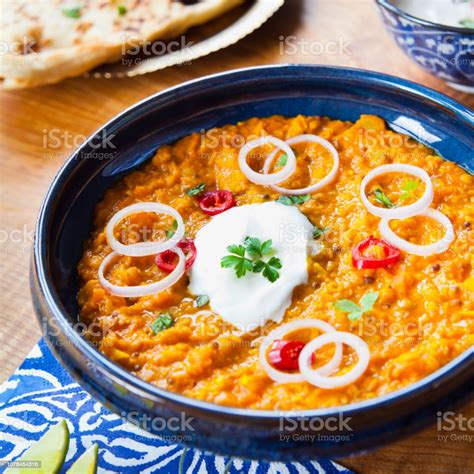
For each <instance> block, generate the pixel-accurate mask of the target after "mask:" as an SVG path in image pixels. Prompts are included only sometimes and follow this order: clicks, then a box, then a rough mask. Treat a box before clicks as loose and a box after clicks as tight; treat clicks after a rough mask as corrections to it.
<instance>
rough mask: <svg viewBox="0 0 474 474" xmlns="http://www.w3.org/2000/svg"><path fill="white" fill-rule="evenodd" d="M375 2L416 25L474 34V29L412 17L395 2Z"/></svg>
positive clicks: (387, 0)
mask: <svg viewBox="0 0 474 474" xmlns="http://www.w3.org/2000/svg"><path fill="white" fill-rule="evenodd" d="M375 1H376V3H377V4H378V5H380V6H382V7H384V8H386V9H387V10H390V11H391V12H392V13H396V14H397V15H399V16H401V17H403V18H406V19H407V20H410V21H413V22H414V23H418V24H420V25H423V26H426V27H428V28H433V29H437V30H444V31H453V32H456V33H463V34H468V35H472V34H474V29H472V28H467V27H463V26H449V25H443V24H441V23H435V22H434V21H429V20H424V19H423V18H420V17H418V16H414V15H411V14H410V13H407V12H406V11H404V10H402V9H401V8H400V7H398V6H397V5H395V4H393V3H392V1H393V0H375Z"/></svg>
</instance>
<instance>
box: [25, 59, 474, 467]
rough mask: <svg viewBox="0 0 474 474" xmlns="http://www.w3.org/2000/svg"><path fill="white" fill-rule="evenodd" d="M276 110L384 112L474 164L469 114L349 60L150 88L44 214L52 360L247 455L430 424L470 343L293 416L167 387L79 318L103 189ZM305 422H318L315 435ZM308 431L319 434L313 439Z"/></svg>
mask: <svg viewBox="0 0 474 474" xmlns="http://www.w3.org/2000/svg"><path fill="white" fill-rule="evenodd" d="M272 114H284V115H287V116H294V115H297V114H306V115H328V116H330V117H333V118H338V119H342V120H352V121H354V120H357V119H358V118H359V116H360V115H361V114H376V115H379V116H381V117H383V118H384V119H385V120H386V121H387V122H388V124H389V125H390V126H391V127H392V128H393V129H395V130H398V131H401V132H403V133H406V134H409V135H411V136H413V137H415V138H417V139H418V140H420V141H422V142H424V143H426V144H427V145H429V146H431V147H433V148H435V149H436V150H437V151H438V152H439V153H441V154H442V155H443V156H444V157H445V158H446V159H449V160H453V161H456V162H458V163H459V164H460V165H462V166H464V167H465V168H466V169H468V170H470V172H472V171H474V157H473V149H474V143H473V139H474V133H473V132H474V128H473V127H474V125H473V114H472V112H471V111H470V110H468V109H466V108H465V107H463V106H462V105H460V104H458V103H456V102H455V101H453V100H451V99H450V98H448V97H446V96H444V95H442V94H439V93H437V92H435V91H433V90H430V89H427V88H425V87H422V86H420V85H417V84H414V83H411V82H408V81H404V80H400V79H397V78H395V77H391V76H386V75H382V74H376V73H372V72H367V71H360V70H353V69H343V68H332V67H318V66H285V65H283V66H266V67H259V68H251V69H243V70H237V71H231V72H226V73H222V74H217V75H213V76H209V77H205V78H203V79H199V80H195V81H191V82H188V83H185V84H182V85H180V86H177V87H174V88H171V89H168V90H166V91H164V92H160V93H159V94H156V95H154V96H152V97H149V98H148V99H145V100H144V101H142V102H140V103H138V104H137V105H135V106H133V107H131V108H130V109H128V110H126V111H125V112H123V113H122V114H120V115H119V116H117V117H116V118H114V119H113V120H111V121H110V122H109V123H107V124H106V125H105V126H104V127H103V128H102V129H100V130H98V131H97V132H96V133H95V134H94V135H93V136H92V137H90V138H89V139H88V140H87V141H86V142H85V143H84V144H83V145H82V146H81V147H80V148H79V149H78V150H77V151H76V152H75V153H74V155H73V156H72V157H71V158H70V159H69V160H68V161H67V162H66V163H65V165H64V166H63V168H62V169H61V170H60V172H59V173H58V175H57V176H56V178H55V179H54V181H53V182H52V184H51V187H50V188H49V191H48V193H47V195H46V198H45V200H44V202H43V205H42V207H41V210H40V214H39V219H38V223H37V229H36V239H35V243H34V254H33V261H32V270H31V285H32V294H33V300H34V305H35V308H36V312H37V315H38V318H39V320H40V323H41V324H42V326H43V330H44V335H45V338H46V340H47V342H48V344H49V345H50V347H51V349H52V350H53V352H54V353H55V355H56V357H57V358H58V359H59V360H60V361H61V362H62V364H63V365H64V366H65V367H66V369H67V370H68V371H69V372H70V373H71V374H72V375H73V376H74V377H75V378H76V379H77V380H78V381H79V383H81V384H82V385H83V386H84V387H85V388H86V389H87V390H88V391H89V392H90V393H91V394H92V395H93V396H95V397H96V398H97V399H98V400H100V401H101V402H102V403H104V404H105V405H106V406H107V407H109V408H110V409H112V410H114V411H115V412H117V413H119V414H122V415H124V414H125V415H126V414H129V415H130V414H134V416H133V418H134V420H135V421H143V420H145V419H146V418H145V417H150V418H151V419H153V418H157V419H160V418H159V417H164V418H167V419H168V418H170V417H172V416H180V414H181V413H186V414H187V415H188V416H189V417H192V418H193V420H192V429H189V428H188V427H187V426H185V427H183V429H182V432H180V433H181V434H185V435H186V436H188V435H189V437H188V439H187V440H188V442H189V443H190V444H192V445H193V446H197V447H199V448H202V449H208V450H211V451H215V452H219V453H225V454H232V455H237V456H243V457H250V458H265V459H281V460H289V459H298V458H301V457H302V456H304V457H316V456H320V457H337V456H342V455H347V454H351V453H355V452H360V451H363V450H366V449H369V448H372V447H374V446H377V445H380V444H382V443H386V442H388V441H392V440H394V439H397V438H399V437H401V436H403V435H405V434H409V433H413V431H414V430H415V429H417V428H419V427H421V426H424V425H425V424H426V423H427V422H430V421H433V420H434V415H433V414H434V413H435V412H436V411H437V410H442V409H443V408H444V407H446V406H448V405H452V404H454V403H455V402H456V401H458V400H462V399H463V398H465V397H466V396H467V395H468V394H470V393H472V392H473V385H474V380H473V378H474V377H473V372H474V357H473V353H472V351H471V352H466V353H464V354H462V355H460V356H459V357H457V358H456V359H455V360H453V361H451V362H450V363H449V364H448V365H446V366H444V367H442V368H441V369H440V370H438V371H437V372H435V373H433V374H431V375H430V376H429V377H426V378H424V379H423V380H421V381H419V382H417V383H415V384H413V385H411V386H409V387H407V388H405V389H403V390H400V391H397V392H394V393H390V394H389V395H386V396H383V397H380V398H377V399H374V400H368V401H364V402H361V403H355V404H351V405H346V406H342V407H338V408H330V409H322V410H309V411H300V412H297V413H293V414H292V415H289V414H280V413H278V412H275V411H256V410H245V409H237V408H228V407H224V406H218V405H214V404H211V403H206V402H202V401H197V400H193V399H190V398H186V397H184V396H181V395H177V394H174V393H170V392H167V391H164V390H161V389H159V388H157V387H155V386H152V385H150V384H148V383H146V382H144V381H142V380H140V379H138V378H136V377H134V376H133V375H132V374H130V373H129V372H127V371H126V370H124V369H123V368H121V367H120V366H118V365H117V364H115V363H114V362H112V361H111V360H109V359H107V358H106V357H105V356H104V355H102V354H101V353H100V352H99V351H98V350H97V349H96V348H95V347H94V346H93V345H92V344H91V343H90V342H88V341H87V340H86V339H85V338H84V337H83V336H82V335H81V334H80V332H79V331H78V329H77V326H75V323H77V321H78V316H77V315H78V306H77V301H76V295H77V290H78V282H77V272H76V266H77V263H78V261H79V258H80V256H81V252H82V248H83V243H84V241H85V240H86V239H87V238H88V235H89V232H90V230H91V226H92V215H93V213H94V208H95V206H96V204H97V203H98V202H99V201H100V200H101V199H102V197H103V195H104V192H105V191H106V190H107V188H109V187H110V186H112V185H113V184H114V183H115V182H116V181H117V180H119V179H120V178H121V177H123V176H124V175H126V174H127V173H130V172H131V171H132V170H134V169H136V168H137V167H139V166H140V165H141V164H143V163H144V162H145V161H146V160H148V159H149V158H150V157H151V156H152V155H153V154H154V151H155V150H156V149H157V147H159V146H161V145H163V144H166V143H172V142H174V141H175V140H177V139H179V138H180V137H183V136H185V135H188V134H190V133H191V132H195V131H199V130H201V129H203V128H204V129H209V128H212V127H218V126H222V125H224V124H228V123H235V122H237V121H239V120H244V119H247V118H249V117H255V116H257V117H264V116H269V115H272ZM104 135H106V136H107V137H113V140H112V142H113V144H114V146H115V147H116V148H114V149H111V148H110V146H109V143H108V141H107V140H100V139H99V137H103V136H104ZM99 144H101V145H99ZM91 153H92V155H91ZM94 153H95V155H94ZM98 153H112V155H113V158H112V159H104V160H100V159H92V157H93V156H98V155H97V154H98ZM138 415H140V416H138ZM281 415H285V416H288V417H289V418H290V419H291V422H288V421H287V420H285V423H284V424H283V425H284V433H283V434H291V435H295V436H294V437H293V438H292V439H289V440H288V441H282V440H281V439H280V435H281V434H282V427H281V425H280V423H281V420H282V418H281ZM333 417H342V419H343V420H344V419H345V420H348V419H350V423H349V425H350V429H346V428H345V426H341V429H340V430H338V431H337V432H335V431H334V428H333V426H334V425H333V424H332V423H329V422H330V421H334V420H333ZM308 420H313V421H314V420H315V421H316V422H315V424H313V425H312V428H311V429H310V431H309V432H308V431H307V423H306V422H307V421H308ZM293 422H296V423H293ZM321 422H324V426H321V424H322V423H321ZM295 426H296V427H295ZM145 427H146V428H147V429H149V430H150V431H153V432H156V433H158V434H161V435H167V436H169V435H173V434H174V435H176V432H173V430H171V429H170V428H167V427H166V428H163V427H162V424H161V423H160V424H159V428H157V427H156V426H150V423H148V424H146V425H145ZM291 427H295V428H294V431H293V430H292V429H291ZM305 427H306V428H305ZM311 433H313V434H314V435H316V436H317V438H311V437H309V436H308V434H311ZM336 435H340V436H336ZM342 435H344V437H343V438H341V436H342Z"/></svg>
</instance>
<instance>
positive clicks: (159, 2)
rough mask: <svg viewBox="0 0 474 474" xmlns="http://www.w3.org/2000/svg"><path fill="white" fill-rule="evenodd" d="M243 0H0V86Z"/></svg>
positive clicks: (81, 68)
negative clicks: (1, 82) (0, 83)
mask: <svg viewBox="0 0 474 474" xmlns="http://www.w3.org/2000/svg"><path fill="white" fill-rule="evenodd" d="M242 2H243V0H181V1H179V0H14V1H2V2H1V25H0V27H1V30H0V40H1V44H2V45H7V47H5V46H4V47H3V51H2V52H1V56H0V79H1V80H2V81H3V84H2V87H3V88H4V89H18V88H24V87H32V86H38V85H43V84H52V83H56V82H59V81H61V80H62V79H65V78H67V77H74V76H78V75H80V74H82V73H84V72H86V71H88V70H90V69H92V68H94V67H96V66H98V65H99V64H102V63H107V62H114V61H117V60H119V59H120V57H121V56H122V55H124V54H126V53H130V51H136V50H137V49H138V46H139V45H140V46H143V45H144V44H148V43H151V42H152V41H156V40H158V39H166V38H170V37H173V36H176V35H180V34H182V33H184V31H186V30H187V29H188V28H190V27H191V26H194V25H199V24H202V23H205V22H207V21H209V20H211V19H212V18H215V17H217V16H219V15H220V14H222V13H224V12H226V11H227V10H230V9H231V8H234V7H236V6H237V5H239V4H241V3H242Z"/></svg>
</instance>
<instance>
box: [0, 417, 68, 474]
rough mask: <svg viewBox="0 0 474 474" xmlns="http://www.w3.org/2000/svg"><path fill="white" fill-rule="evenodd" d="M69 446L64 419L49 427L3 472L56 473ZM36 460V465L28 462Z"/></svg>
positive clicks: (9, 473) (16, 473)
mask: <svg viewBox="0 0 474 474" xmlns="http://www.w3.org/2000/svg"><path fill="white" fill-rule="evenodd" d="M68 448H69V430H68V427H67V424H66V421H65V420H61V421H60V422H59V423H58V424H56V425H54V426H53V427H51V428H50V429H49V430H48V431H47V432H46V433H45V434H44V435H43V437H42V438H41V439H40V440H39V441H37V442H36V443H35V444H33V446H31V447H30V448H29V449H28V450H26V451H25V452H24V453H23V454H22V456H21V457H19V458H18V459H16V460H15V463H20V464H18V465H17V466H15V467H10V468H8V469H7V470H6V471H5V474H25V472H27V473H28V474H56V473H57V472H59V470H60V469H61V466H62V465H63V463H64V458H65V457H66V453H67V450H68ZM33 462H35V463H36V462H38V463H40V465H39V466H38V467H29V464H30V465H31V463H33Z"/></svg>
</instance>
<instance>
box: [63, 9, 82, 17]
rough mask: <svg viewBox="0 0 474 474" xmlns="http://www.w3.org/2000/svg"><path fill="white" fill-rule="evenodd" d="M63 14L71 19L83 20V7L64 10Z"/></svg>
mask: <svg viewBox="0 0 474 474" xmlns="http://www.w3.org/2000/svg"><path fill="white" fill-rule="evenodd" d="M61 12H62V14H63V15H65V16H67V17H69V18H81V7H76V8H63V9H62V10H61Z"/></svg>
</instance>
